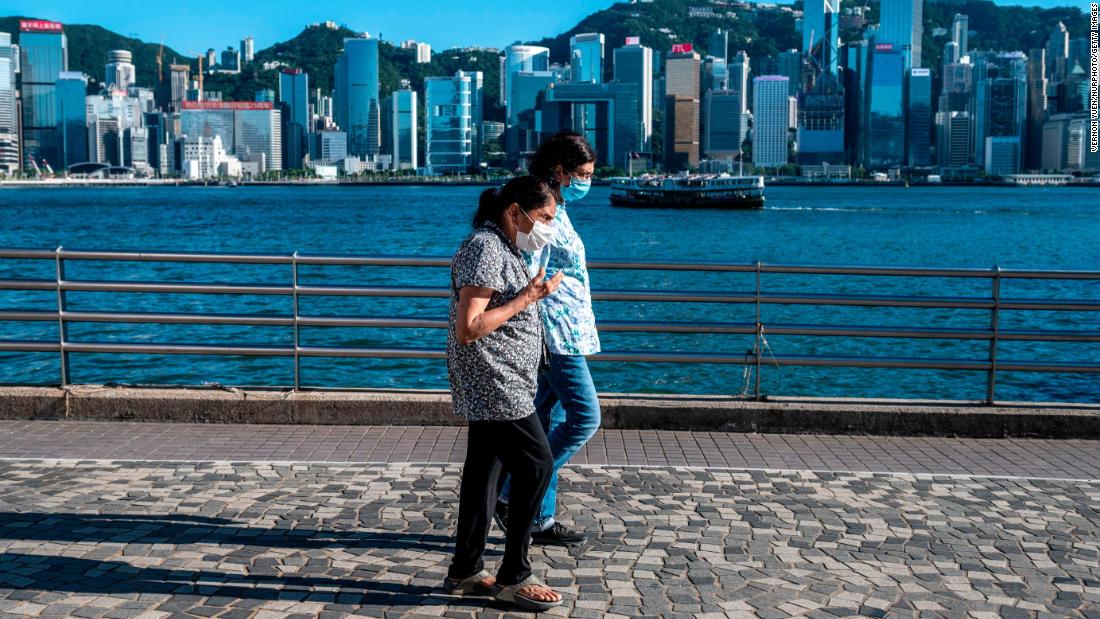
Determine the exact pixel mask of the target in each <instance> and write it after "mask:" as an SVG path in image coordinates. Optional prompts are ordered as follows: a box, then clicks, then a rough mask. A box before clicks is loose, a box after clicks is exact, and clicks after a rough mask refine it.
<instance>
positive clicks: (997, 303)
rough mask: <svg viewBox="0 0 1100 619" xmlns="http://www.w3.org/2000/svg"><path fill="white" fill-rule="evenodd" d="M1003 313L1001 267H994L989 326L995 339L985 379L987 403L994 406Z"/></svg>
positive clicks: (990, 347) (990, 351) (991, 341)
mask: <svg viewBox="0 0 1100 619" xmlns="http://www.w3.org/2000/svg"><path fill="white" fill-rule="evenodd" d="M1000 313H1001V267H1000V266H997V265H993V309H992V311H991V312H990V319H989V326H990V328H991V329H992V330H993V337H992V338H991V339H990V340H989V373H988V374H987V375H986V379H985V403H986V404H988V405H989V406H993V403H994V401H995V400H996V389H997V341H998V338H999V336H1000V333H999V331H1000Z"/></svg>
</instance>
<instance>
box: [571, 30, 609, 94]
mask: <svg viewBox="0 0 1100 619" xmlns="http://www.w3.org/2000/svg"><path fill="white" fill-rule="evenodd" d="M603 55H604V37H603V35H602V34H600V33H598V32H590V33H585V34H575V35H573V36H572V37H570V38H569V58H570V63H571V64H572V73H573V80H572V81H573V82H574V83H590V84H599V83H600V82H603Z"/></svg>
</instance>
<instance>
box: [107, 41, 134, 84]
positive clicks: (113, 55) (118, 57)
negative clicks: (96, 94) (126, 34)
mask: <svg viewBox="0 0 1100 619" xmlns="http://www.w3.org/2000/svg"><path fill="white" fill-rule="evenodd" d="M133 59H134V58H133V54H131V53H130V52H129V51H127V50H124V49H115V50H111V51H109V52H107V65H106V66H105V67H104V76H103V84H104V85H105V86H108V87H111V86H113V87H115V88H118V89H119V90H126V89H127V88H129V87H130V86H132V85H133V84H134V82H135V81H136V76H137V73H136V71H135V70H134V63H133Z"/></svg>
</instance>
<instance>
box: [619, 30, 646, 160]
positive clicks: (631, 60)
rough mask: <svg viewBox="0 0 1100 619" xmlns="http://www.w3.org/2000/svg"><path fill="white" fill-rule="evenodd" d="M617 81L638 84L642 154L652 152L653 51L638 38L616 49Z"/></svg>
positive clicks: (630, 39) (629, 39) (628, 39)
mask: <svg viewBox="0 0 1100 619" xmlns="http://www.w3.org/2000/svg"><path fill="white" fill-rule="evenodd" d="M614 55H615V81H616V82H618V83H621V84H637V86H638V89H639V91H638V92H639V96H640V101H639V105H640V112H641V115H640V117H639V119H638V121H639V123H640V125H639V127H638V130H639V131H640V132H641V140H640V144H641V146H640V148H641V150H642V152H651V151H652V144H651V140H652V138H653V50H652V49H650V48H648V47H646V46H644V45H642V44H641V40H640V39H639V38H638V37H627V38H626V44H625V45H624V46H623V47H619V48H616V49H615V52H614Z"/></svg>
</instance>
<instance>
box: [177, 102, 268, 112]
mask: <svg viewBox="0 0 1100 619" xmlns="http://www.w3.org/2000/svg"><path fill="white" fill-rule="evenodd" d="M182 107H183V109H185V110H270V109H272V108H273V107H274V104H273V103H271V102H270V101H184V102H183V106H182Z"/></svg>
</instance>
